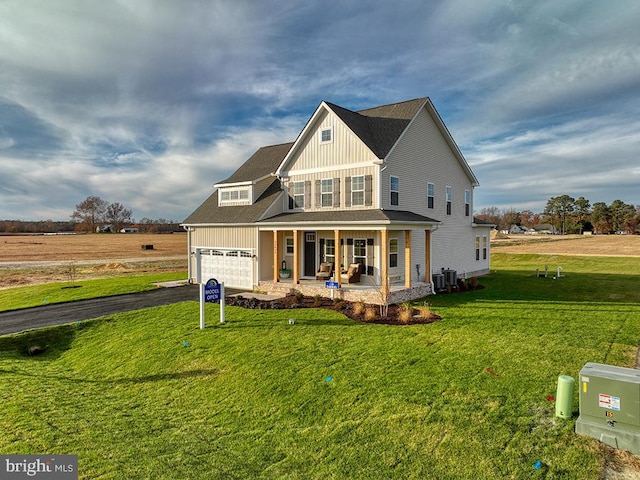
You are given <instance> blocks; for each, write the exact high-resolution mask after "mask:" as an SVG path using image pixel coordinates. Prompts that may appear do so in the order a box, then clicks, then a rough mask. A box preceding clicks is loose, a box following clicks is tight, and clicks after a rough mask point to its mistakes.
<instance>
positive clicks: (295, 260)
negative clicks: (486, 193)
mask: <svg viewBox="0 0 640 480" xmlns="http://www.w3.org/2000/svg"><path fill="white" fill-rule="evenodd" d="M299 234H300V232H298V230H294V231H293V283H294V285H295V284H298V283H300V265H299V263H300V259H299V258H298V257H299V247H300V241H299V239H298V237H299V236H300V235H299Z"/></svg>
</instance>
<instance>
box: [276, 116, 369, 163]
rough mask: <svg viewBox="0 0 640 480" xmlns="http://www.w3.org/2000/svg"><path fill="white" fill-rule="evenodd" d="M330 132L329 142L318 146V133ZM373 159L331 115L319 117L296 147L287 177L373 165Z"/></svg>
mask: <svg viewBox="0 0 640 480" xmlns="http://www.w3.org/2000/svg"><path fill="white" fill-rule="evenodd" d="M327 128H331V129H332V138H333V139H332V141H330V142H326V143H321V142H320V132H321V131H322V130H323V129H327ZM373 160H376V156H375V155H374V154H373V152H371V150H369V148H367V146H366V145H365V144H364V143H363V142H362V140H360V139H359V138H358V137H357V136H356V135H355V134H354V133H353V132H352V131H351V130H350V129H349V128H348V127H347V126H346V125H345V124H344V122H342V120H340V118H339V117H338V116H337V115H335V114H334V113H333V112H329V111H325V112H323V113H322V114H321V115H319V117H318V119H316V121H315V125H312V126H311V128H309V129H308V131H307V133H306V135H305V136H304V137H303V138H302V139H301V142H300V144H299V145H298V146H297V147H296V152H295V156H294V158H293V159H292V161H291V163H290V164H289V165H288V168H287V171H285V172H284V173H285V174H286V175H298V174H299V173H298V172H300V173H303V172H308V171H313V170H317V169H332V168H334V167H338V168H339V167H340V166H343V165H348V164H359V163H366V162H372V161H373Z"/></svg>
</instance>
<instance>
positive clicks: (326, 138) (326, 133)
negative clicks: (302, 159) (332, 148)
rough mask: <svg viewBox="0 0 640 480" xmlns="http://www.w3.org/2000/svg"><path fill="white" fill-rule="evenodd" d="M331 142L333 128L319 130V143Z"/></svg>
mask: <svg viewBox="0 0 640 480" xmlns="http://www.w3.org/2000/svg"><path fill="white" fill-rule="evenodd" d="M331 142H333V127H329V128H323V129H322V130H320V143H331Z"/></svg>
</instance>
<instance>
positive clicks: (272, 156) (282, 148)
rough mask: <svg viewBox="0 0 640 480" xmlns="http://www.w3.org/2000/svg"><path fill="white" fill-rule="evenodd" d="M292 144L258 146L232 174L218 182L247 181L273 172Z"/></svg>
mask: <svg viewBox="0 0 640 480" xmlns="http://www.w3.org/2000/svg"><path fill="white" fill-rule="evenodd" d="M292 146H293V143H281V144H280V145H269V146H268V147H261V148H259V149H258V150H257V151H256V153H254V154H253V155H251V157H249V159H248V160H247V161H246V162H244V163H243V164H242V165H240V168H238V169H237V170H236V171H235V172H233V175H231V176H230V177H229V178H227V179H226V180H225V181H224V182H219V183H235V182H248V181H251V180H256V179H258V178H262V177H264V176H265V175H269V174H271V173H275V171H276V170H277V168H278V166H279V165H280V163H281V162H282V160H283V159H284V157H285V156H286V155H287V153H288V152H289V150H291V147H292Z"/></svg>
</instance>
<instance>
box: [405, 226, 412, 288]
mask: <svg viewBox="0 0 640 480" xmlns="http://www.w3.org/2000/svg"><path fill="white" fill-rule="evenodd" d="M410 287H411V230H405V231H404V288H410Z"/></svg>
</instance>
